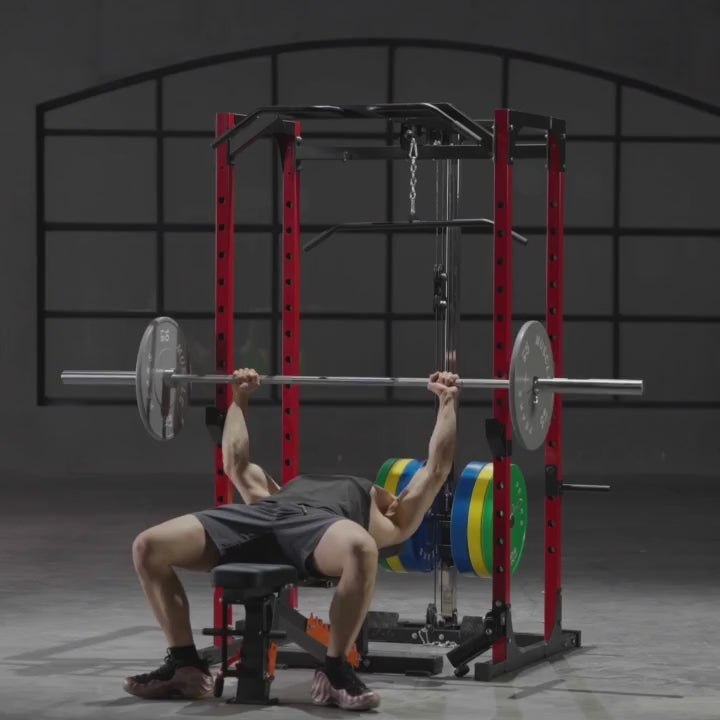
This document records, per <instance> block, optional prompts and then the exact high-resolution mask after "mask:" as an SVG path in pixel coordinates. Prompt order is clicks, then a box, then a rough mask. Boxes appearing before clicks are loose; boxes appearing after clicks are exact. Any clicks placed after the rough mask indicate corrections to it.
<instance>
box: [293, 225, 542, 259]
mask: <svg viewBox="0 0 720 720" xmlns="http://www.w3.org/2000/svg"><path fill="white" fill-rule="evenodd" d="M494 225H495V223H494V222H493V221H492V220H490V219H489V218H456V219H454V220H387V221H386V220H383V221H378V222H375V221H364V222H349V223H339V224H337V225H332V226H331V227H329V228H328V229H327V230H324V231H323V232H321V233H320V234H319V235H316V236H315V237H314V238H313V239H312V240H309V241H308V242H307V243H305V245H304V246H303V250H304V251H305V252H308V250H312V249H313V248H314V247H317V246H318V245H320V243H322V242H325V240H327V239H328V238H330V237H332V236H333V235H334V234H335V233H337V232H376V231H378V230H417V231H418V232H420V231H422V230H434V229H436V228H445V227H460V228H463V227H482V228H484V229H486V230H487V231H488V232H492V228H493V226H494ZM512 235H513V238H514V239H515V240H516V241H517V242H519V243H521V244H522V245H527V244H528V239H527V238H526V237H525V236H524V235H520V234H519V233H516V232H515V231H513V234H512Z"/></svg>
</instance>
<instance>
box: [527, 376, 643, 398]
mask: <svg viewBox="0 0 720 720" xmlns="http://www.w3.org/2000/svg"><path fill="white" fill-rule="evenodd" d="M535 388H536V389H537V390H538V391H540V390H549V391H551V392H555V393H559V394H561V395H642V394H643V381H642V380H612V379H605V378H589V379H587V380H580V379H575V378H536V380H535Z"/></svg>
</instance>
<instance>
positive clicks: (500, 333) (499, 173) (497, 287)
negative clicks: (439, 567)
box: [492, 109, 512, 664]
mask: <svg viewBox="0 0 720 720" xmlns="http://www.w3.org/2000/svg"><path fill="white" fill-rule="evenodd" d="M493 197H494V203H495V207H494V214H495V243H494V245H495V254H494V272H493V277H494V295H493V307H494V313H493V315H494V317H493V347H494V353H493V371H494V375H495V377H498V378H507V377H508V374H509V368H510V349H511V347H512V164H511V160H510V111H509V110H506V109H500V110H496V111H495V166H494V193H493ZM493 410H494V417H495V420H496V421H497V422H499V423H500V424H501V425H502V426H503V427H504V428H505V442H506V444H507V447H511V445H510V443H511V442H512V425H511V422H510V415H509V412H508V392H507V390H496V391H495V392H494V393H493ZM509 455H510V453H508V454H507V456H504V457H496V458H494V459H493V479H494V480H493V503H494V504H493V507H494V509H495V517H494V519H493V586H492V587H493V607H499V606H502V605H509V604H510V577H511V573H510V513H511V505H510V460H511V458H510V457H509ZM506 657H507V641H506V639H505V637H502V638H500V639H499V640H498V641H497V642H496V643H495V644H494V645H493V648H492V661H493V663H494V664H497V663H501V662H504V661H505V659H506Z"/></svg>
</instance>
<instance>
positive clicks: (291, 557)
mask: <svg viewBox="0 0 720 720" xmlns="http://www.w3.org/2000/svg"><path fill="white" fill-rule="evenodd" d="M194 515H195V517H196V518H197V519H198V520H199V521H200V522H201V523H202V525H203V527H204V528H205V532H206V533H207V535H208V537H209V538H210V539H211V540H212V541H213V543H214V544H215V545H216V546H217V549H218V551H219V552H220V562H221V563H230V562H238V563H270V564H276V565H292V566H293V567H295V568H296V569H297V571H298V573H299V575H300V577H318V576H319V573H318V571H317V570H316V569H315V567H314V563H313V562H312V554H313V552H315V548H316V547H317V544H318V543H319V542H320V539H321V538H322V536H323V535H324V534H325V531H326V530H327V529H328V528H329V527H330V526H331V525H333V524H334V523H336V522H338V520H342V519H343V518H342V517H340V516H339V515H335V514H333V513H330V512H327V511H326V510H317V509H315V508H308V507H306V506H304V505H298V504H296V503H276V502H268V503H266V502H264V501H262V500H260V501H258V502H255V503H252V504H251V505H242V504H231V505H221V506H220V507H216V508H211V509H209V510H202V511H200V512H197V513H194Z"/></svg>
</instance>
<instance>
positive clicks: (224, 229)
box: [213, 113, 235, 646]
mask: <svg viewBox="0 0 720 720" xmlns="http://www.w3.org/2000/svg"><path fill="white" fill-rule="evenodd" d="M234 124H235V116H234V115H233V114H232V113H218V114H217V116H216V119H215V132H216V136H220V135H222V134H223V133H224V132H226V131H227V130H228V129H229V128H231V127H232V126H233V125H234ZM229 151H230V149H229V147H228V143H223V144H222V145H218V147H217V149H216V150H215V171H216V179H215V371H216V372H217V373H219V374H222V375H226V374H228V373H230V372H232V368H233V360H234V358H233V347H234V344H233V338H234V332H233V330H234V323H233V317H234V313H235V308H234V304H233V300H234V294H233V292H234V291H233V287H234V284H235V283H234V279H235V273H234V268H235V265H234V257H235V253H234V229H235V195H234V190H235V178H234V168H233V166H232V164H231V163H230V162H229ZM231 402H232V389H231V388H230V386H229V385H218V386H217V388H216V390H215V407H216V408H217V409H218V411H219V412H221V413H225V412H227V409H228V407H229V406H230V403H231ZM232 494H233V487H232V483H231V482H230V479H229V478H228V477H227V476H226V475H225V473H224V471H223V459H222V448H220V447H216V448H215V505H224V504H226V503H229V502H232V499H233V495H232ZM221 597H222V589H221V588H216V589H215V597H214V606H213V607H214V627H215V628H216V629H218V628H221V627H222V625H223V618H222V604H221ZM228 622H232V615H231V616H229V617H228ZM220 644H221V638H219V637H216V638H215V645H216V646H219V645H220Z"/></svg>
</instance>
